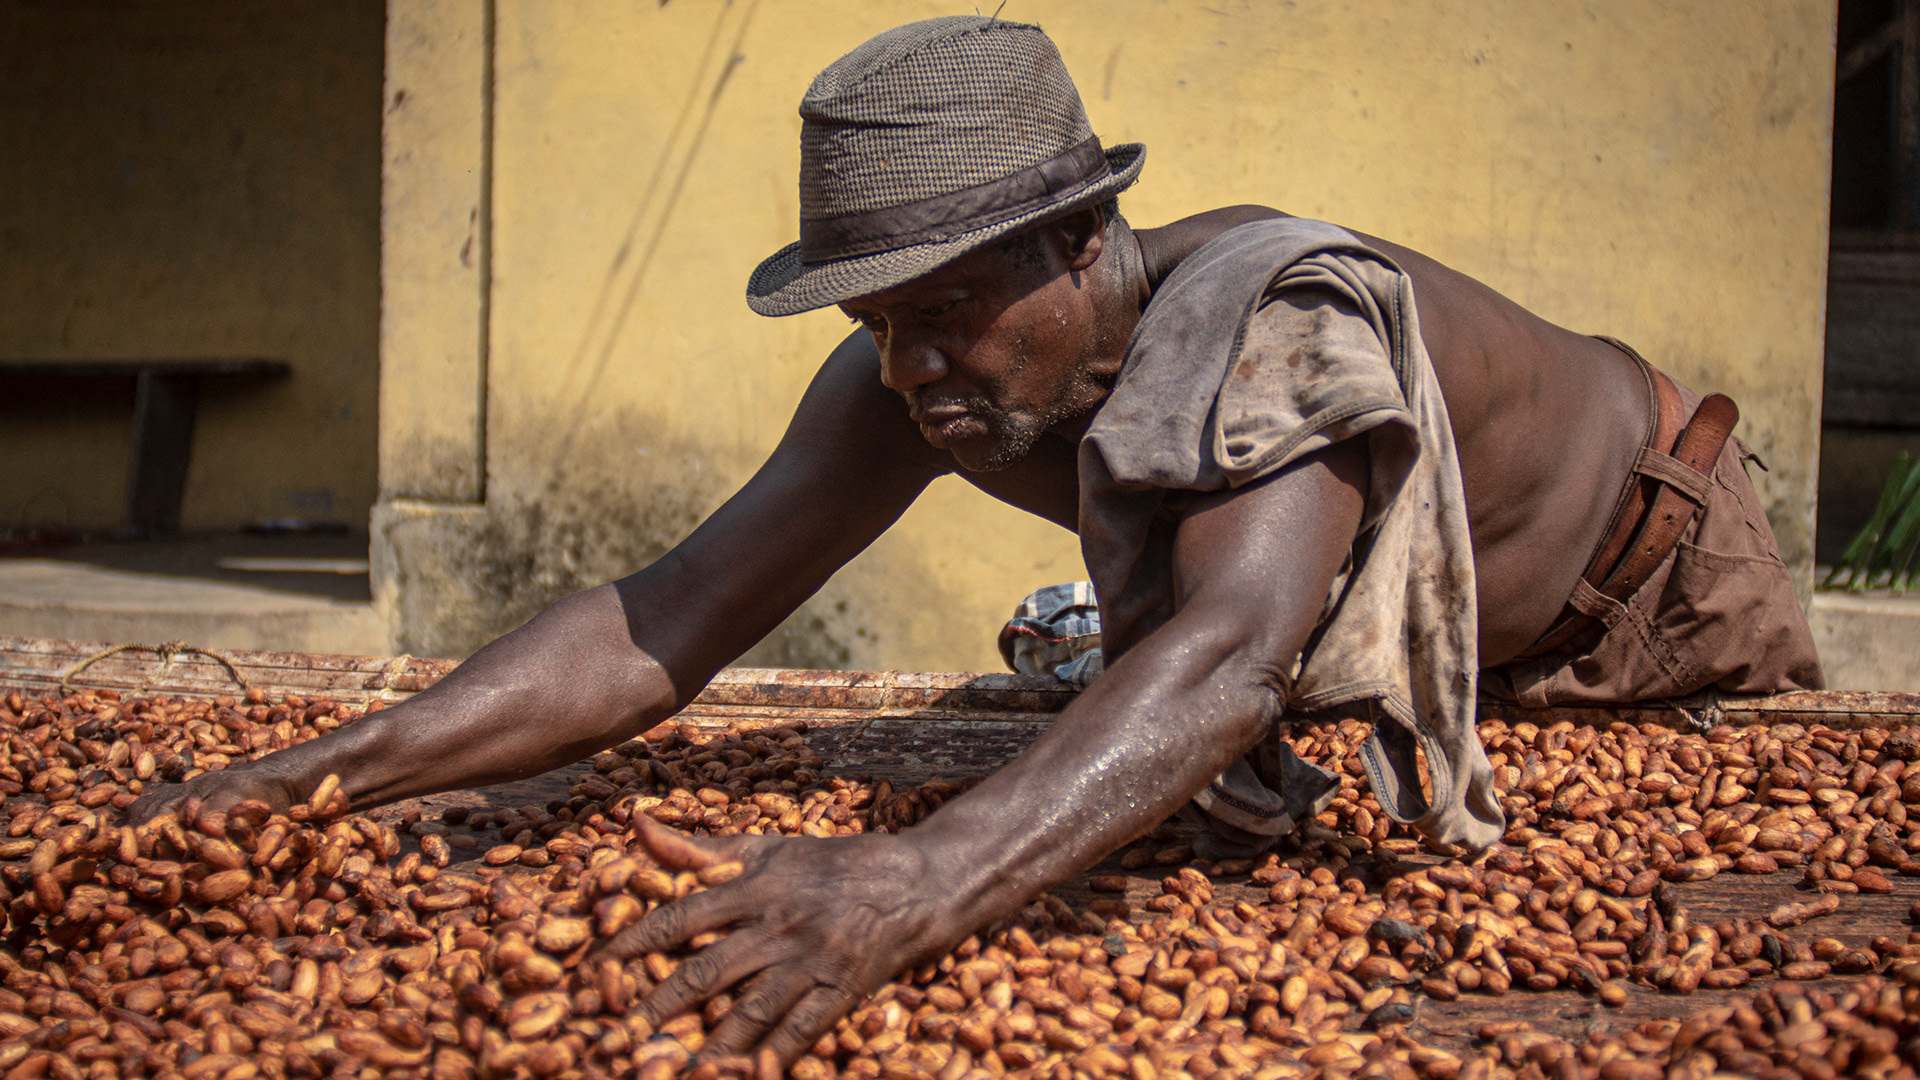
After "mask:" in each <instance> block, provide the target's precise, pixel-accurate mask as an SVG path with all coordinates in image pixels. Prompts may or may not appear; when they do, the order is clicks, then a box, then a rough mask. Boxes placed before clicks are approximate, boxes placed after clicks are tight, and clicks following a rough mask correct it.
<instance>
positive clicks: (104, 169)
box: [0, 0, 384, 530]
mask: <svg viewBox="0 0 1920 1080" xmlns="http://www.w3.org/2000/svg"><path fill="white" fill-rule="evenodd" d="M383 18H384V13H383V10H382V5H381V3H380V0H206V2H199V3H164V4H66V3H39V2H31V0H0V83H3V84H4V89H0V358H32V359H51V360H63V359H84V358H97V357H157V356H197V357H204V356H213V357H232V356H266V357H274V358H279V359H284V360H287V361H289V362H291V363H292V365H293V374H292V376H291V377H290V378H288V379H285V380H281V381H279V382H277V383H269V384H260V385H250V386H247V387H244V388H238V387H237V388H234V389H232V390H230V391H223V392H217V393H209V394H206V395H204V396H203V398H202V401H201V405H200V411H199V424H198V430H197V432H196V435H195V440H194V447H193V463H192V467H191V469H190V471H189V473H188V477H187V489H186V498H185V504H184V506H183V508H182V509H183V517H182V525H183V527H185V528H187V529H189V530H198V529H216V528H231V527H235V526H238V525H240V524H243V523H245V522H247V521H251V520H254V519H258V518H262V517H269V516H286V515H299V516H306V517H333V518H337V519H340V520H344V521H349V522H353V523H354V524H356V525H359V524H360V523H362V522H364V521H365V519H366V517H365V516H366V513H367V511H368V508H369V507H370V506H371V504H372V502H373V498H374V494H375V483H374V481H375V458H374V443H375V433H376V422H377V421H376V416H375V389H376V385H377V377H376V375H377V370H378V355H377V343H378V338H377V333H378V325H379V324H378V320H379V305H380V293H379V276H378V268H379V263H378V259H379V247H378V245H379V241H380V232H379V197H380V187H379V185H380V175H379V162H380V150H379V139H380V75H381V26H382V22H383ZM90 397H91V398H92V400H89V398H90ZM132 402H133V398H132V391H131V386H130V384H128V385H124V386H122V385H116V384H111V383H89V384H78V385H75V384H61V383H58V382H56V381H53V380H43V381H36V382H35V383H33V384H31V385H29V386H26V387H24V388H23V387H22V386H21V385H20V384H17V383H0V461H3V462H5V468H4V469H0V530H6V529H12V528H18V527H22V526H25V527H38V526H65V527H71V528H76V529H88V530H92V529H105V528H112V527H115V526H117V525H119V524H120V523H121V521H122V518H123V514H124V510H125V480H126V475H127V453H128V449H129V445H130V435H131V417H132Z"/></svg>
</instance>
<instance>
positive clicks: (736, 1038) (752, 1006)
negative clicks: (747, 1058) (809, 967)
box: [701, 967, 813, 1057]
mask: <svg viewBox="0 0 1920 1080" xmlns="http://www.w3.org/2000/svg"><path fill="white" fill-rule="evenodd" d="M812 986H813V978H812V977H811V976H809V975H807V974H806V973H805V972H801V971H796V970H794V969H792V968H789V967H776V968H771V969H769V970H767V971H765V972H762V973H761V975H760V977H759V978H757V979H755V980H753V981H752V982H751V983H748V984H747V987H746V989H745V990H742V991H741V992H740V996H739V997H737V998H735V999H734V1002H733V1008H732V1009H729V1010H728V1011H727V1015H726V1018H725V1019H723V1020H721V1021H720V1025H719V1026H718V1027H716V1028H714V1029H713V1034H712V1035H709V1036H708V1037H707V1041H706V1043H705V1045H704V1046H703V1047H702V1048H701V1056H703V1057H713V1056H716V1055H727V1054H746V1053H749V1052H751V1051H752V1050H753V1047H754V1045H755V1044H756V1043H758V1042H759V1041H760V1039H761V1037H762V1036H764V1035H765V1034H766V1033H767V1032H768V1031H770V1030H771V1029H772V1028H773V1026H774V1025H775V1024H778V1023H779V1022H780V1021H781V1020H783V1019H785V1017H786V1015H787V1012H788V1010H790V1009H792V1008H793V1005H794V1003H795V1002H797V1001H799V1000H800V999H801V998H803V997H805V996H806V994H807V991H808V990H809V989H810V988H811V987H812Z"/></svg>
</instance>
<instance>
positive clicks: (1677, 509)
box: [1520, 341, 1740, 657]
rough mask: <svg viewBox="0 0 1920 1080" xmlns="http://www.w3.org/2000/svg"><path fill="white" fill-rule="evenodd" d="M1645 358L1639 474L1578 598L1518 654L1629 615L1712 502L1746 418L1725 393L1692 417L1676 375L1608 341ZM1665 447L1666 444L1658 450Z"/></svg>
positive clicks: (1534, 652)
mask: <svg viewBox="0 0 1920 1080" xmlns="http://www.w3.org/2000/svg"><path fill="white" fill-rule="evenodd" d="M1608 344H1611V345H1615V346H1617V347H1619V348H1620V349H1621V350H1622V351H1623V352H1626V353H1627V355H1629V356H1632V357H1633V358H1634V359H1635V360H1637V361H1639V362H1640V365H1641V370H1643V371H1645V372H1646V373H1647V376H1648V378H1649V379H1650V380H1651V381H1652V383H1653V399H1654V422H1653V436H1652V438H1650V439H1648V440H1647V445H1645V446H1642V447H1641V448H1640V454H1639V456H1638V457H1637V458H1636V459H1635V460H1634V463H1633V472H1634V473H1635V474H1636V475H1638V476H1639V477H1641V478H1642V479H1641V480H1640V482H1639V483H1636V484H1633V485H1631V486H1630V487H1629V489H1628V491H1627V493H1626V497H1625V499H1624V500H1623V501H1622V502H1621V504H1620V506H1619V507H1617V508H1616V509H1615V511H1614V520H1613V525H1612V527H1611V528H1610V529H1609V530H1608V532H1607V535H1606V538H1605V539H1603V540H1601V541H1600V546H1599V548H1597V549H1596V550H1595V551H1594V553H1593V559H1592V560H1591V561H1589V562H1588V563H1587V569H1586V572H1585V573H1583V574H1582V575H1580V580H1579V581H1578V582H1576V583H1575V584H1574V586H1573V596H1572V597H1571V598H1569V599H1568V600H1567V606H1566V608H1565V609H1563V610H1562V611H1561V613H1560V616H1559V617H1558V618H1557V619H1556V620H1555V621H1554V624H1553V626H1552V627H1551V628H1550V629H1548V630H1547V632H1546V633H1545V634H1543V635H1541V637H1540V640H1538V641H1536V642H1534V643H1533V644H1532V645H1531V646H1529V647H1528V648H1527V650H1526V651H1525V652H1523V653H1521V654H1520V655H1521V656H1523V657H1533V656H1539V655H1542V654H1543V653H1549V652H1552V651H1554V650H1555V649H1557V648H1559V647H1561V646H1562V645H1565V644H1566V643H1567V642H1568V641H1570V640H1572V639H1573V637H1574V636H1575V635H1577V634H1580V633H1581V632H1583V631H1588V630H1592V629H1595V628H1596V627H1605V628H1606V629H1612V628H1613V626H1614V624H1616V623H1618V622H1619V621H1620V619H1621V617H1622V616H1624V615H1625V614H1626V612H1627V599H1628V598H1629V597H1631V596H1632V595H1633V594H1634V592H1635V590H1637V589H1639V588H1640V586H1642V585H1645V584H1646V583H1647V578H1648V577H1650V576H1651V575H1652V574H1653V572H1654V570H1655V569H1657V568H1658V567H1659V566H1660V564H1661V563H1662V562H1664V561H1666V558H1667V555H1668V553H1669V552H1671V551H1672V550H1673V548H1674V545H1675V544H1677V543H1679V542H1680V534H1681V533H1682V532H1684V531H1685V530H1686V527H1687V523H1688V522H1689V521H1692V520H1693V516H1694V514H1695V513H1697V512H1698V511H1699V509H1700V507H1701V505H1703V504H1704V503H1705V502H1706V497H1707V491H1708V490H1709V485H1710V484H1712V482H1713V465H1714V461H1715V460H1716V459H1718V458H1719V456H1720V449H1721V447H1723V446H1725V445H1726V443H1727V437H1728V436H1729V435H1731V434H1732V433H1733V425H1734V424H1735V423H1737V422H1738V421H1739V419H1740V408H1739V406H1737V405H1735V404H1734V403H1733V399H1732V398H1729V397H1727V396H1726V395H1725V394H1712V395H1709V396H1708V397H1706V398H1704V399H1702V400H1701V402H1700V405H1699V407H1698V408H1696V409H1695V410H1694V412H1693V416H1692V418H1691V419H1687V420H1685V426H1684V428H1683V427H1682V421H1683V418H1684V417H1685V413H1686V405H1685V404H1684V403H1683V402H1682V401H1681V400H1680V390H1679V388H1678V387H1676V386H1674V385H1673V380H1672V379H1669V378H1667V377H1666V376H1665V375H1663V374H1661V373H1660V372H1659V371H1658V370H1656V369H1655V368H1654V367H1653V366H1652V365H1651V364H1648V363H1647V362H1646V361H1645V360H1642V359H1641V358H1640V357H1639V355H1638V354H1636V353H1634V352H1633V350H1631V349H1628V348H1626V347H1625V346H1624V345H1621V344H1620V343H1619V342H1614V341H1608ZM1662 447H1664V448H1666V449H1660V448H1662Z"/></svg>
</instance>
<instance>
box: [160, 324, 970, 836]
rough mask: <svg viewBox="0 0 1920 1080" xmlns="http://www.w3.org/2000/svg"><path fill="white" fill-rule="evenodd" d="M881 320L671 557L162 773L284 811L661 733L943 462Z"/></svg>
mask: <svg viewBox="0 0 1920 1080" xmlns="http://www.w3.org/2000/svg"><path fill="white" fill-rule="evenodd" d="M938 472H939V470H938V467H937V466H936V465H935V464H934V459H932V458H931V456H930V454H929V452H928V448H927V446H926V444H925V442H924V441H923V440H922V439H921V438H920V435H919V432H918V431H917V430H916V429H915V428H914V426H913V425H912V423H911V422H910V421H909V420H908V419H907V416H906V411H905V409H904V408H903V407H902V406H901V403H900V400H899V398H898V397H897V396H896V395H894V394H892V393H891V392H889V391H887V390H886V389H885V388H883V387H882V386H881V385H880V382H879V359H878V357H877V356H876V355H875V354H874V352H873V346H872V343H871V340H870V339H869V337H868V336H867V335H866V334H865V333H858V334H855V335H853V336H852V337H850V338H848V339H847V341H846V342H845V343H843V344H842V345H841V346H840V348H838V349H836V350H835V351H834V354H833V355H832V356H831V357H830V358H829V359H828V361H827V363H826V364H825V365H824V366H823V367H822V368H821V370H820V373H819V375H818V376H816V377H815V379H814V382H813V384H812V386H810V387H809V388H808V390H807V393H806V396H805V397H804V398H803V399H802V401H801V404H800V407H799V409H798V411H797V412H796V413H795V416H794V420H793V423H792V425H791V426H790V427H789V428H788V430H787V433H786V435H785V437H784V438H783V439H782V440H781V442H780V445H779V447H778V448H777V449H776V450H775V451H774V453H773V455H772V457H770V458H769V459H768V461H767V463H766V464H765V465H764V466H763V467H762V468H761V469H760V471H759V472H758V473H757V474H756V475H755V476H754V477H753V479H752V480H750V481H748V483H747V484H746V486H745V487H744V488H742V489H741V490H740V492H739V493H738V494H736V495H734V497H733V498H732V499H730V500H728V501H727V503H726V504H725V505H724V506H722V507H721V508H720V509H719V510H718V511H716V512H715V513H714V515H713V516H712V517H711V518H709V519H708V520H707V521H706V522H705V523H704V524H702V525H701V526H700V527H699V528H698V529H696V530H695V531H694V532H693V534H692V535H691V536H689V537H687V539H686V540H684V541H682V542H681V543H680V544H679V545H678V546H676V547H675V548H674V549H673V550H672V551H670V552H668V553H667V554H666V555H665V556H663V557H662V558H661V559H660V560H659V561H657V562H655V563H654V564H653V565H651V566H649V567H647V568H646V569H644V570H642V571H640V572H639V573H637V574H634V575H633V576H631V577H628V578H625V579H623V580H620V581H617V582H614V583H612V584H608V585H602V586H600V587H598V588H594V589H589V590H587V591H585V592H582V593H578V594H576V595H573V596H570V597H567V598H566V599H564V600H561V601H560V602H558V603H556V604H554V605H553V606H552V607H550V608H548V609H547V610H545V611H543V612H541V613H540V614H539V615H538V616H536V617H535V618H534V619H533V620H532V621H531V622H529V623H527V624H526V625H525V626H523V627H521V628H520V629H518V630H515V631H514V632H512V633H510V634H508V635H506V636H505V637H502V638H500V639H499V640H498V641H495V642H493V643H492V644H490V645H488V646H487V647H486V648H484V649H482V650H480V651H479V652H477V653H475V654H474V655H473V656H472V657H471V658H470V659H468V660H467V661H466V663H464V664H461V665H460V666H459V667H458V668H456V669H455V670H454V671H453V672H452V673H451V674H449V675H448V676H447V677H446V678H445V679H444V680H442V681H441V682H440V683H439V684H438V685H437V686H435V687H433V688H432V689H431V690H428V691H427V692H425V693H422V694H420V695H419V696H417V697H415V698H413V699H411V700H409V701H407V702H405V703H403V704H401V705H399V706H398V707H395V708H392V709H388V710H385V711H384V712H379V713H375V714H373V715H372V716H369V717H367V718H365V719H364V720H361V721H360V722H358V723H356V724H353V725H350V726H348V727H346V728H343V729H341V730H340V731H337V732H335V733H333V734H331V735H327V736H325V737H323V738H319V739H315V740H313V741H311V742H307V743H302V744H301V745H299V746H296V747H293V748H291V749H288V750H283V751H281V752H279V753H277V754H272V755H269V756H267V757H264V758H261V759H260V760H258V761H255V762H252V763H250V764H248V765H244V766H236V767H234V768H229V769H225V770H222V771H220V772H216V773H208V774H205V775H203V776H200V777H196V778H195V779H194V780H193V781H191V782H189V783H187V784H183V785H178V786H170V787H166V788H161V789H158V790H156V791H154V792H153V793H151V794H149V795H147V796H145V797H143V798H142V799H141V800H140V801H139V802H138V803H136V804H135V806H134V807H133V818H134V820H135V821H145V820H146V819H148V818H150V817H152V816H154V815H155V814H157V813H159V812H161V811H163V810H165V809H167V808H168V807H170V806H172V805H174V804H175V803H177V802H178V801H180V800H181V799H182V798H184V797H186V796H188V795H199V796H202V797H204V798H206V799H207V800H208V802H207V804H206V808H207V809H209V810H217V809H223V808H224V807H225V806H226V805H229V804H231V803H233V802H237V801H239V800H240V799H244V798H258V799H263V800H265V801H266V802H267V803H268V804H269V805H271V806H273V807H275V808H276V809H284V808H285V807H287V806H288V805H290V804H291V803H293V802H296V801H301V800H304V799H306V798H307V797H308V796H309V795H310V793H311V792H312V791H313V789H314V788H315V787H317V786H318V785H319V783H320V782H321V781H322V780H323V779H324V778H325V777H326V776H327V775H328V774H329V773H332V774H337V775H338V776H340V778H341V790H343V791H345V792H346V793H347V796H348V798H349V799H350V800H351V802H352V804H353V805H354V806H356V807H360V806H372V805H376V804H379V803H383V802H390V801H392V800H394V799H401V798H407V797H410V796H415V795H424V794H428V793H431V792H435V791H445V790H448V789H451V788H457V787H471V786H477V785H481V784H490V783H497V782H499V781H503V780H511V779H516V778H520V777H525V776H532V775H536V774H538V773H541V772H545V771H547V770H549V769H554V768H558V767H560V766H562V765H567V764H571V763H572V762H575V761H578V760H579V759H580V758H582V757H584V756H586V755H588V754H590V753H592V752H594V751H596V750H600V749H604V748H605V747H607V746H611V745H613V744H615V743H618V742H621V741H623V740H625V739H628V738H632V737H633V736H635V735H637V734H639V733H640V732H642V731H645V730H646V729H647V728H649V727H652V726H653V725H654V724H657V723H659V722H660V721H661V720H664V719H666V718H667V717H668V716H671V715H672V714H673V713H674V712H676V711H678V710H679V709H680V708H682V707H683V706H684V705H685V704H686V703H687V702H688V701H690V700H692V698H693V696H694V695H695V694H697V693H698V692H699V691H700V689H701V687H703V686H705V685H706V682H707V680H708V679H710V678H712V677H713V674H714V673H715V672H716V671H718V670H719V669H720V668H721V667H722V666H724V665H725V664H727V663H728V662H730V661H732V660H733V659H734V658H735V657H737V656H739V655H740V653H742V652H744V651H745V650H746V649H748V648H749V647H751V646H752V645H753V644H754V643H755V642H756V641H758V640H760V638H762V637H764V636H765V635H766V634H767V633H769V632H770V631H771V630H772V629H773V628H774V627H775V626H777V625H779V623H780V621H781V620H782V619H784V618H785V617H786V616H787V615H789V614H791V613H792V612H793V610H794V609H795V608H797V607H799V606H800V604H801V603H802V602H804V601H805V600H806V598H807V597H809V596H811V595H812V594H813V593H814V591H815V590H817V589H818V588H819V587H820V586H821V585H822V584H824V583H825V582H826V580H827V578H828V577H830V576H831V575H832V574H833V572H834V571H835V570H837V569H839V567H840V566H841V565H843V564H844V563H846V561H847V560H849V559H851V558H852V557H853V556H854V555H856V554H858V553H859V552H860V551H861V550H862V549H864V548H865V547H866V546H867V545H868V544H870V543H872V541H873V539H874V538H875V537H877V536H878V535H880V533H881V532H883V531H885V530H886V528H887V527H888V526H889V525H891V524H893V522H894V521H895V520H896V519H897V518H898V517H899V516H900V514H901V513H902V512H903V511H905V509H906V508H907V506H908V505H909V504H911V503H912V502H913V500H914V498H915V497H916V496H918V495H919V493H920V492H921V490H922V489H924V488H925V487H926V485H927V483H928V482H929V481H931V480H932V479H933V477H934V476H936V475H937V474H938Z"/></svg>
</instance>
